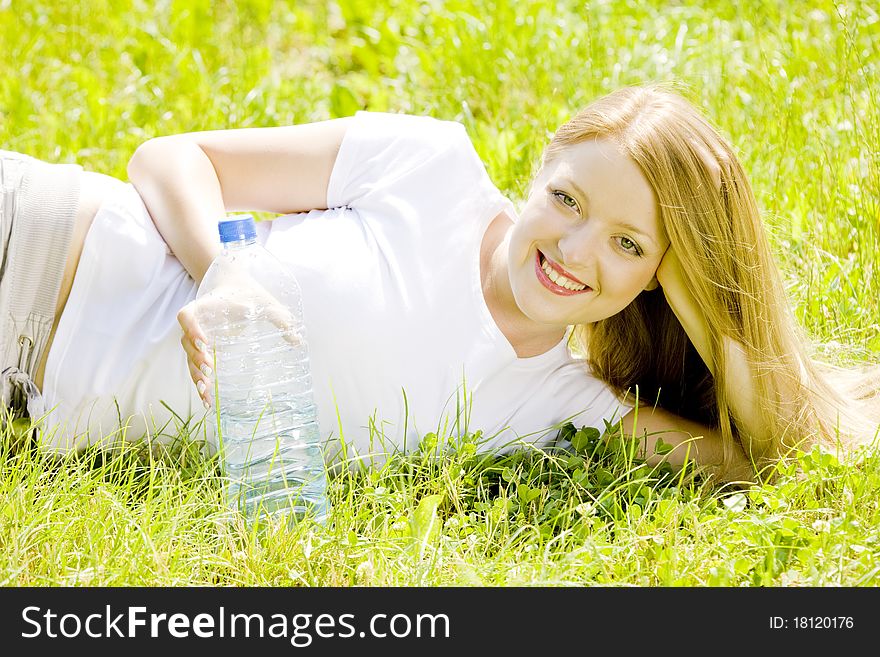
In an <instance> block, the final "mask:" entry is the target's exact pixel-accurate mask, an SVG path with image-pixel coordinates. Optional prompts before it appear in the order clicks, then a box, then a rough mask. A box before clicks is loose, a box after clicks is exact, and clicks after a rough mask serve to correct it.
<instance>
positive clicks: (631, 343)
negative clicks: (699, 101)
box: [543, 86, 880, 470]
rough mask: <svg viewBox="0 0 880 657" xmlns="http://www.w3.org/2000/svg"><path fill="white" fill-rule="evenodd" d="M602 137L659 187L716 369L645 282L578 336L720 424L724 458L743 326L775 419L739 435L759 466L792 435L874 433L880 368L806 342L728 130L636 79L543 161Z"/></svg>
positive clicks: (852, 438) (635, 382) (626, 371)
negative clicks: (841, 361)
mask: <svg viewBox="0 0 880 657" xmlns="http://www.w3.org/2000/svg"><path fill="white" fill-rule="evenodd" d="M595 138H601V139H608V140H611V141H613V142H614V143H615V144H616V145H617V146H618V148H619V149H620V150H621V152H622V153H624V154H626V155H627V156H629V157H630V158H631V159H632V160H633V161H634V162H635V163H636V164H637V165H638V166H639V167H640V169H641V170H642V173H643V174H644V176H645V178H646V179H647V180H648V182H649V184H650V185H651V187H652V188H653V190H654V193H655V195H656V199H657V203H658V208H659V214H660V219H661V222H662V224H663V226H664V228H665V230H666V232H667V235H668V236H669V240H670V243H671V248H673V249H674V250H675V252H676V255H677V256H678V258H679V261H680V262H681V267H682V269H683V271H684V274H685V277H686V279H687V280H688V281H689V283H690V291H691V293H692V294H693V296H694V298H695V299H696V302H697V304H698V305H699V307H700V308H702V309H703V311H704V312H705V316H706V320H707V324H708V327H709V351H710V358H711V361H712V365H713V367H712V370H711V371H714V372H715V376H714V377H713V376H712V375H711V374H710V369H709V368H708V367H707V366H706V364H705V363H703V361H702V359H701V358H700V356H699V355H698V354H697V352H696V350H695V349H694V347H693V345H691V343H690V341H689V340H688V337H687V335H686V334H685V332H684V329H683V328H682V326H681V325H680V323H679V322H678V320H677V319H676V318H675V316H674V314H673V313H672V310H671V309H670V307H669V305H668V304H667V303H666V300H665V298H664V296H663V292H662V290H660V289H656V290H653V291H645V292H642V293H641V294H640V295H639V296H638V297H637V298H636V299H635V300H634V301H633V302H632V303H631V304H629V306H627V307H626V308H625V309H624V310H623V311H621V312H620V313H618V314H616V315H614V316H612V317H609V318H607V319H605V320H602V321H599V322H596V323H595V324H592V325H590V326H579V327H575V330H574V331H573V334H572V340H573V346H574V348H575V349H576V350H579V351H581V352H582V353H583V354H584V355H585V356H586V358H587V362H588V364H589V365H590V367H591V369H592V370H593V372H594V373H595V374H596V375H598V376H599V377H601V378H602V379H604V380H605V381H606V382H607V383H608V384H609V385H610V386H611V387H612V388H614V389H615V390H616V391H617V392H618V394H620V395H624V394H625V393H626V392H627V391H630V393H632V392H633V391H635V390H636V389H638V391H639V396H640V401H641V402H642V403H647V404H654V403H657V404H658V405H659V406H661V407H664V408H666V409H667V410H670V411H672V412H675V413H678V414H679V415H682V416H684V417H689V418H691V419H695V420H698V421H701V422H703V423H705V424H708V425H710V426H713V427H716V428H718V429H720V431H721V434H722V436H723V441H724V445H725V449H724V453H725V464H727V463H729V462H730V457H731V454H732V452H731V449H732V448H733V447H734V441H735V440H739V439H740V438H741V437H738V436H737V427H736V421H735V419H734V418H733V417H732V414H731V410H730V403H729V397H728V394H727V392H726V391H727V390H728V389H730V386H729V385H728V383H729V382H728V381H726V380H725V378H726V372H727V367H726V364H727V363H726V350H725V348H724V339H725V338H728V339H730V338H732V339H733V340H735V341H736V342H737V343H739V344H740V345H742V348H743V351H744V355H745V358H746V359H747V361H748V363H749V364H750V365H751V370H752V372H753V373H754V375H755V381H754V385H755V392H756V394H757V397H758V399H759V402H760V416H761V420H762V421H763V426H765V427H767V429H768V431H767V433H766V436H768V437H767V438H762V439H757V438H754V437H752V438H750V439H749V440H748V441H744V443H743V445H742V446H743V448H744V449H745V452H746V454H747V455H750V456H751V458H752V459H753V461H754V462H755V464H756V466H757V468H758V469H759V470H760V469H762V468H763V466H765V465H767V464H772V463H774V462H776V461H777V460H778V459H780V458H784V457H786V456H788V455H790V454H791V450H792V449H793V448H799V449H805V450H809V448H810V447H811V446H812V445H813V444H815V443H817V442H819V443H823V444H826V445H835V446H839V445H845V446H854V445H856V444H859V443H863V442H867V441H869V440H871V439H873V438H874V437H875V436H876V431H877V422H878V418H880V409H878V403H877V402H878V399H880V397H878V391H880V377H878V373H877V372H878V370H877V368H872V369H870V370H865V371H862V372H857V371H855V370H844V369H842V368H837V367H833V366H831V365H828V364H824V363H820V362H818V361H816V360H814V359H813V358H812V357H811V356H810V355H809V354H808V353H807V351H808V349H807V345H808V342H807V340H806V337H805V335H804V334H803V332H802V330H801V329H800V327H799V326H798V325H797V323H796V321H795V319H794V317H793V315H792V312H791V309H790V306H789V302H788V299H787V297H786V295H785V292H784V288H783V285H782V281H781V278H780V275H779V271H778V269H777V266H776V264H775V261H774V259H773V255H772V253H771V250H770V246H769V243H768V239H767V235H766V231H765V227H764V225H763V222H762V219H761V216H760V213H759V211H758V207H757V203H756V200H755V197H754V194H753V192H752V189H751V186H750V184H749V181H748V178H747V176H746V174H745V172H744V170H743V168H742V166H741V165H740V163H739V161H738V160H737V158H736V155H735V154H734V152H733V150H732V148H731V146H730V145H729V144H728V143H727V141H726V140H725V139H724V138H722V137H721V135H720V134H719V133H718V131H717V130H716V129H715V128H714V127H712V126H711V125H710V124H709V123H708V122H707V121H706V119H705V118H703V116H702V115H701V113H700V112H699V111H698V110H697V109H696V108H695V107H694V106H693V105H691V104H690V103H689V102H688V101H687V100H685V99H684V98H683V97H682V96H681V95H679V94H677V93H675V92H673V91H670V90H668V89H665V88H663V87H659V86H646V87H627V88H624V89H621V90H618V91H616V92H614V93H611V94H609V95H608V96H605V97H603V98H601V99H599V100H597V101H595V102H593V103H591V104H590V105H589V106H588V107H587V108H585V109H584V110H583V111H581V112H580V113H579V114H577V115H576V116H575V117H574V118H573V119H571V120H570V121H568V122H567V123H565V124H564V125H563V126H562V127H560V128H559V129H558V130H557V132H556V133H555V135H554V137H553V139H552V140H551V142H550V144H549V145H548V146H547V148H546V149H545V151H544V156H543V164H545V165H546V164H547V163H549V162H551V161H552V160H553V159H554V158H555V157H557V156H558V155H559V153H560V152H562V151H563V150H564V149H566V148H567V147H569V146H571V145H572V144H576V143H579V142H582V141H585V140H588V139H595ZM734 383H735V382H734ZM746 443H747V444H746ZM724 467H725V466H722V470H723V469H724Z"/></svg>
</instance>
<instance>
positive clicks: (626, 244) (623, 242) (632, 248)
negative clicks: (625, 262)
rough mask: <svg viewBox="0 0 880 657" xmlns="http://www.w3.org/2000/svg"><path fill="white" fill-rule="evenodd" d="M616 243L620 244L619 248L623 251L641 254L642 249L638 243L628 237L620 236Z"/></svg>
mask: <svg viewBox="0 0 880 657" xmlns="http://www.w3.org/2000/svg"><path fill="white" fill-rule="evenodd" d="M618 243H619V244H620V248H621V249H623V250H624V251H628V252H630V253H635V254H636V255H642V250H641V249H640V248H639V245H638V244H636V243H635V242H633V241H632V240H631V239H630V238H628V237H621V238H620V241H619V242H618Z"/></svg>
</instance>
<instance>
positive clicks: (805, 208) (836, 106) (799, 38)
mask: <svg viewBox="0 0 880 657" xmlns="http://www.w3.org/2000/svg"><path fill="white" fill-rule="evenodd" d="M583 4H584V3H580V2H567V1H566V2H537V1H530V0H524V1H521V2H516V3H508V2H476V1H464V0H460V1H450V2H445V3H444V2H439V1H437V0H430V1H425V2H421V3H418V2H400V1H399V2H391V3H374V2H372V1H371V0H364V1H350V2H339V3H328V2H325V1H324V0H321V1H314V2H310V1H303V2H296V3H294V2H288V3H275V2H270V1H268V0H264V1H257V0H253V1H250V2H248V1H245V0H241V1H239V2H232V1H227V2H221V1H218V2H213V3H212V2H207V1H205V0H187V1H186V2H183V1H180V2H178V1H165V2H161V1H160V2H157V3H147V2H143V1H138V2H134V3H122V2H116V1H115V0H114V1H108V0H105V1H101V0H95V1H94V2H89V3H82V2H70V1H66V2H65V1H62V2H58V3H49V2H16V3H15V4H14V8H13V7H12V4H11V3H9V2H2V1H0V43H2V44H3V47H2V49H0V53H2V54H0V57H2V62H3V71H4V74H3V75H2V76H0V147H2V148H5V149H10V150H20V151H24V152H27V153H30V154H32V155H35V156H37V157H41V158H44V159H49V160H53V161H76V162H79V163H80V164H82V165H84V166H85V167H86V168H89V169H95V170H98V171H102V172H105V173H109V174H112V175H116V176H118V177H121V178H125V164H126V162H127V160H128V158H129V157H130V156H131V153H132V152H133V150H134V149H135V148H136V147H137V145H138V144H140V143H141V142H142V141H144V140H145V139H147V138H149V137H152V136H156V135H161V134H167V133H172V132H181V131H191V130H202V129H215V128H231V127H245V126H265V125H278V124H287V123H293V122H303V121H312V120H319V119H325V118H330V117H334V116H340V115H346V114H350V113H351V112H353V111H354V110H356V109H360V108H367V109H372V110H391V111H404V112H413V113H430V114H433V115H435V116H438V117H441V118H447V119H456V120H460V121H462V122H463V123H464V124H465V125H466V126H467V128H468V131H469V133H470V134H471V135H472V137H473V138H474V140H475V143H476V145H477V148H478V150H479V152H480V154H481V156H482V157H483V158H484V161H485V162H486V165H487V167H488V169H489V173H490V175H491V176H492V178H493V180H494V181H495V182H496V184H497V185H498V186H499V187H500V188H501V189H502V190H503V191H505V192H507V193H509V194H510V196H511V197H512V198H513V199H515V200H518V199H520V198H521V197H522V195H523V193H524V191H525V189H526V187H527V185H528V181H529V177H530V175H531V173H532V171H533V168H534V165H535V162H536V161H537V157H538V156H539V154H540V151H541V148H542V147H543V145H544V144H545V143H546V140H547V138H548V136H549V134H550V133H551V132H552V130H553V129H555V127H556V126H557V125H558V124H559V123H560V122H561V121H563V120H564V119H566V118H567V117H568V116H570V115H571V114H572V113H573V112H574V111H576V109H578V108H579V107H580V106H582V105H583V104H585V103H587V102H589V101H590V100H591V99H593V98H595V97H596V96H598V95H601V94H603V93H606V92H608V91H611V90H613V89H615V88H617V87H619V86H621V85H624V84H631V83H639V82H645V81H657V80H660V81H675V82H678V83H680V84H681V85H682V89H683V90H684V92H685V94H686V95H687V96H688V97H690V98H691V99H693V100H695V101H696V102H697V103H699V104H700V105H701V106H703V107H704V108H705V109H706V111H707V113H708V115H709V116H710V117H711V118H712V120H713V121H714V122H715V123H716V124H717V125H718V126H719V127H720V128H721V130H722V132H723V133H724V134H726V135H727V136H728V137H729V138H730V139H731V141H732V142H733V143H734V145H735V147H736V148H737V150H738V152H739V153H740V155H741V157H742V160H743V162H744V164H745V166H746V169H747V170H748V171H749V172H751V175H752V181H753V184H754V187H755V190H756V193H757V196H758V200H759V203H760V205H761V207H762V209H763V211H764V213H765V217H766V222H767V225H768V227H769V228H770V230H771V236H772V241H773V243H774V245H775V246H776V247H777V253H778V256H779V264H780V267H781V268H782V271H783V273H784V277H785V281H786V284H787V287H788V290H789V293H790V295H791V299H792V303H793V306H794V308H795V311H796V314H797V317H798V318H799V319H800V320H801V322H802V323H803V325H804V326H805V328H806V329H807V331H808V333H809V335H810V336H811V337H812V338H814V339H815V340H816V341H817V343H828V344H830V345H831V346H830V347H829V348H827V349H826V350H825V351H826V352H827V353H828V354H829V355H831V356H832V357H834V358H835V359H840V360H844V361H845V360H853V359H862V358H866V357H868V358H874V359H876V354H877V352H878V351H880V331H878V318H880V308H878V303H880V302H878V299H880V289H878V287H880V275H878V274H880V268H878V262H877V253H878V252H880V235H878V234H880V103H878V98H877V94H878V91H877V89H878V63H880V16H878V13H877V10H876V9H874V8H872V6H873V3H870V2H858V1H856V2H849V3H846V4H840V5H835V4H833V3H831V2H826V1H821V2H811V3H809V7H807V6H805V4H804V3H795V2H771V1H769V0H766V1H760V2H743V3H717V4H714V3H694V2H678V3H674V4H671V3H666V2H652V3H625V2H607V1H605V2H589V3H586V6H585V7H584V6H583ZM628 5H632V6H628ZM0 438H2V440H0V583H2V584H5V585H66V584H77V585H190V584H232V585H302V584H309V585H354V584H359V585H360V584H365V585H380V584H390V585H441V584H461V585H516V584H554V585H556V584H558V585H572V584H573V585H591V584H613V585H647V586H655V585H733V586H740V585H747V586H748V585H768V586H782V585H820V586H821V585H843V586H864V585H877V584H878V583H880V576H878V570H880V566H878V565H876V564H877V563H878V559H877V557H878V555H880V532H878V529H877V527H878V526H880V517H878V516H880V510H878V500H880V457H878V455H877V453H876V452H872V453H869V454H867V455H866V457H865V458H864V460H863V461H862V463H861V464H860V465H858V466H855V465H851V464H847V463H845V462H841V461H839V460H838V458H836V457H835V456H834V455H831V454H826V453H821V452H818V451H816V452H812V453H810V454H805V455H802V457H801V459H800V464H799V465H800V468H799V469H798V470H796V469H795V468H791V469H789V470H782V471H780V473H779V478H778V480H776V482H775V483H774V484H773V485H762V486H758V487H756V488H754V489H753V490H751V491H749V492H736V491H718V490H711V489H708V488H706V487H704V486H702V485H701V484H700V480H699V479H698V478H697V479H691V478H681V477H674V476H671V475H670V473H668V472H658V471H652V470H650V469H648V468H646V467H644V466H642V465H640V464H639V463H638V461H636V460H634V459H632V458H631V457H630V456H629V455H628V451H627V449H626V447H627V446H626V445H625V444H619V445H617V446H616V447H615V446H614V445H612V446H611V447H609V448H608V449H607V451H605V452H604V453H595V452H594V450H596V449H600V447H598V446H597V444H596V443H595V441H593V440H587V438H588V437H587V436H586V434H581V438H582V439H581V440H579V441H578V444H580V445H581V448H582V452H583V453H581V454H574V455H564V456H563V455H554V454H540V453H535V452H533V451H523V452H520V453H518V454H516V455H512V456H508V457H505V458H488V457H483V456H480V455H478V454H476V453H475V452H474V449H473V446H472V445H470V446H469V445H468V443H469V442H472V441H470V440H469V439H468V438H467V437H466V438H465V439H464V440H463V445H462V446H461V448H460V449H459V450H458V451H456V452H454V453H452V454H447V455H443V457H442V458H437V453H436V447H435V446H434V440H435V439H436V440H437V441H438V442H439V443H440V444H441V445H442V443H443V438H445V437H444V436H440V437H439V438H437V437H434V436H427V437H426V439H425V441H424V443H423V448H424V449H423V453H421V454H415V455H412V456H410V457H409V458H406V459H404V458H397V459H393V460H391V461H389V462H388V463H387V464H386V465H385V466H383V467H382V468H379V469H376V470H374V471H372V472H361V473H346V474H343V475H341V476H339V477H338V478H336V479H335V480H334V481H333V483H332V485H331V496H332V500H331V501H332V503H333V510H332V513H331V516H330V521H329V523H328V524H327V525H326V526H320V525H315V524H314V523H311V522H308V521H306V522H303V523H301V524H299V525H297V526H295V527H293V528H284V527H269V528H264V529H263V530H262V531H260V532H252V531H250V530H249V528H248V527H247V526H245V524H244V523H243V522H242V521H241V519H240V518H237V517H234V516H231V515H229V514H228V513H226V512H225V510H224V507H223V504H222V496H221V481H220V479H219V477H218V475H217V468H216V463H214V462H213V461H209V460H206V459H204V458H202V457H200V456H199V455H198V454H197V453H196V452H195V451H194V450H193V449H192V448H191V447H192V446H191V445H187V444H186V443H184V444H183V445H182V446H180V447H179V448H178V449H175V450H172V451H171V452H170V453H166V454H159V455H153V454H151V453H150V452H148V451H146V450H144V449H143V448H142V447H137V446H136V447H134V448H132V449H131V450H128V451H126V452H124V453H121V454H117V455H113V456H111V455H104V456H101V455H97V454H89V455H86V456H85V457H81V458H75V459H67V460H63V461H61V462H55V461H52V460H51V459H48V458H46V457H43V456H40V455H39V454H36V453H34V452H33V451H32V450H29V449H22V448H21V446H20V445H19V444H18V441H17V440H16V438H15V436H14V434H13V432H12V430H11V428H9V429H7V430H6V431H5V432H4V433H3V434H2V436H0ZM590 457H591V458H590Z"/></svg>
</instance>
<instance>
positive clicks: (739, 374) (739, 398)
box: [657, 247, 766, 444]
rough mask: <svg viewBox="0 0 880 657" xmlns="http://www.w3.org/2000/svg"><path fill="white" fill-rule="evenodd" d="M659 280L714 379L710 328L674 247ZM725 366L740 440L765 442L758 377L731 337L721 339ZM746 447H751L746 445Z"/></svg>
mask: <svg viewBox="0 0 880 657" xmlns="http://www.w3.org/2000/svg"><path fill="white" fill-rule="evenodd" d="M657 279H658V281H659V282H660V285H661V287H662V288H663V294H664V295H665V296H666V300H667V302H668V303H669V306H670V308H672V312H673V313H675V316H676V317H677V318H678V321H679V322H680V323H681V325H682V326H683V327H684V330H685V333H687V335H688V338H689V339H690V341H691V343H693V345H694V348H695V349H696V350H697V353H699V354H700V357H701V358H702V359H703V362H704V363H706V367H708V368H709V371H710V372H711V373H712V376H715V362H714V361H713V359H712V357H711V354H710V348H709V328H708V326H707V325H706V318H705V316H704V315H703V312H702V310H700V307H699V306H698V304H697V302H696V300H695V299H694V297H693V295H692V294H691V291H690V290H689V289H688V285H687V281H686V280H685V276H684V272H683V271H682V268H681V263H680V262H679V260H678V256H676V255H675V252H674V251H673V250H672V247H670V248H669V250H668V251H667V252H666V255H664V256H663V261H662V262H661V263H660V267H659V268H658V270H657ZM722 341H723V349H724V358H723V359H722V362H724V363H725V375H726V376H725V380H726V381H727V382H728V386H727V390H726V392H727V396H728V398H729V401H730V410H731V411H732V413H733V416H734V418H735V419H736V422H737V426H738V427H739V429H740V436H741V438H746V439H748V438H756V439H758V440H764V439H766V436H765V435H764V434H765V433H766V429H765V427H764V423H763V422H762V421H761V412H760V408H759V400H758V396H757V392H756V390H755V384H754V381H755V377H754V373H753V371H752V368H751V366H750V365H749V363H748V360H747V359H746V355H745V351H744V349H743V347H742V345H741V344H740V343H739V342H737V341H736V340H734V339H732V338H731V337H729V336H724V337H723V338H722ZM745 444H748V443H747V442H746V443H745Z"/></svg>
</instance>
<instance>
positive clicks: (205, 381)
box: [177, 301, 213, 408]
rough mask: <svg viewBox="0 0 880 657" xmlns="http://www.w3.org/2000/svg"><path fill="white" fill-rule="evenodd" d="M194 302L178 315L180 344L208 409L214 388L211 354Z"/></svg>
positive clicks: (191, 375)
mask: <svg viewBox="0 0 880 657" xmlns="http://www.w3.org/2000/svg"><path fill="white" fill-rule="evenodd" d="M196 303H197V301H192V302H190V303H188V304H187V305H185V306H184V307H183V308H181V309H180V311H179V312H178V313H177V321H178V323H179V324H180V327H181V329H183V336H182V337H181V338H180V344H181V346H182V347H183V350H184V352H185V353H186V359H187V364H188V366H189V375H190V378H191V379H192V381H193V383H194V384H195V386H196V390H198V393H199V397H201V398H202V403H203V404H204V405H205V407H206V408H208V407H209V406H210V404H211V390H212V388H213V379H212V374H213V370H212V367H211V365H212V364H211V359H210V354H209V353H208V350H207V346H206V344H207V337H206V336H205V334H204V332H203V331H202V330H201V328H200V327H199V323H198V321H197V320H196V313H195V304H196Z"/></svg>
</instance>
